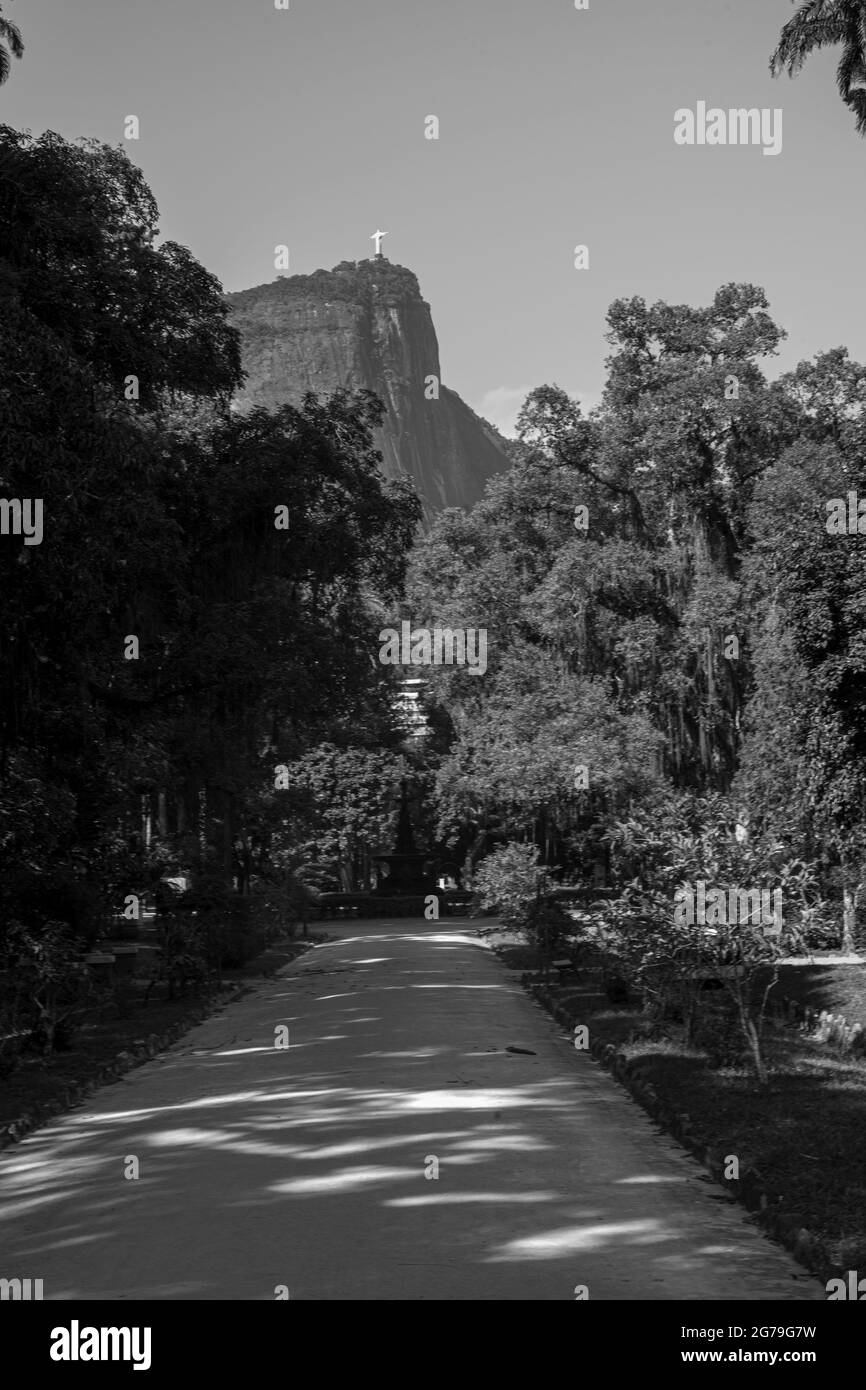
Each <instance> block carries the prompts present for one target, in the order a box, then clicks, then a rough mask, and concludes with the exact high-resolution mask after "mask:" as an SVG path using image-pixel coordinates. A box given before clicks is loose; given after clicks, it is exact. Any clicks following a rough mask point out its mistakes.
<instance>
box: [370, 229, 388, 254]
mask: <svg viewBox="0 0 866 1390" xmlns="http://www.w3.org/2000/svg"><path fill="white" fill-rule="evenodd" d="M387 235H388V233H387V232H374V233H373V235H372V236H371V237H370V240H371V241H375V243H376V255H377V256H381V254H382V238H383V236H387Z"/></svg>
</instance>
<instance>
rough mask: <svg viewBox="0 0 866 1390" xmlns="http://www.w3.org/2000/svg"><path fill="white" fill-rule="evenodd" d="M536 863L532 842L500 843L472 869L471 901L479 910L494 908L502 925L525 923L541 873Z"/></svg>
mask: <svg viewBox="0 0 866 1390" xmlns="http://www.w3.org/2000/svg"><path fill="white" fill-rule="evenodd" d="M537 866H538V848H537V847H536V846H535V845H526V844H517V843H516V842H515V841H513V840H510V841H509V842H508V844H506V845H500V847H499V848H498V849H495V850H493V852H492V853H491V854H488V856H487V858H486V859H484V860H482V862H481V863H480V864H479V866H478V868H477V869H476V870H475V873H474V875H473V878H472V895H473V900H474V905H475V906H476V907H477V908H480V909H481V910H489V911H493V912H498V913H499V915H500V917H501V918H502V922H503V925H504V926H507V927H523V928H525V927H527V926H528V925H529V921H530V917H531V914H532V909H533V906H534V904H535V903H536V900H537V899H538V897H539V888H540V884H541V881H542V879H543V874H544V871H543V870H541V869H539V868H538V867H537Z"/></svg>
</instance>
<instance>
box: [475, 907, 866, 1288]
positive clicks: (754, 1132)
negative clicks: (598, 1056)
mask: <svg viewBox="0 0 866 1390" xmlns="http://www.w3.org/2000/svg"><path fill="white" fill-rule="evenodd" d="M491 944H492V945H493V946H494V947H495V948H496V949H497V950H498V951H499V953H500V954H501V955H502V956H503V958H504V959H505V961H506V963H507V964H509V965H510V966H512V968H517V969H523V970H526V969H529V968H533V967H534V966H537V964H538V962H537V959H530V957H531V954H532V953H531V952H529V951H528V948H527V947H526V946H521V945H519V944H518V942H517V941H516V939H515V938H514V937H513V935H512V936H509V935H508V934H505V933H498V934H497V935H496V937H493V938H491ZM864 970H866V967H864V966H851V965H830V964H826V963H824V964H822V963H820V962H817V961H816V962H815V963H814V964H807V965H802V966H783V967H782V970H781V975H780V983H779V985H778V986H777V991H778V993H779V994H784V995H786V996H788V997H793V998H796V999H798V1000H800V1001H801V1002H803V1003H809V1004H811V1005H812V1007H813V1008H816V1009H828V1010H830V1011H832V1012H834V1013H843V1014H844V1015H845V1016H846V1018H848V1020H849V1022H857V1021H863V1022H866V1000H864V989H863V986H864V983H866V974H864ZM548 988H549V994H550V996H551V998H553V999H554V1000H556V1001H557V1002H558V1003H559V1004H560V1005H562V1006H563V1007H564V1008H565V1009H566V1010H567V1011H568V1012H569V1013H570V1014H571V1015H572V1016H573V1021H574V1023H585V1024H587V1025H588V1026H589V1028H590V1035H591V1037H592V1038H593V1039H594V1041H596V1042H599V1041H600V1042H602V1043H613V1044H614V1045H615V1046H617V1048H618V1049H619V1050H621V1051H622V1052H624V1053H625V1055H626V1056H627V1057H628V1058H629V1060H630V1061H631V1062H632V1063H633V1064H634V1063H638V1064H639V1065H640V1069H641V1074H642V1077H643V1080H644V1081H645V1083H648V1084H649V1085H651V1086H652V1087H653V1088H654V1090H655V1092H656V1094H657V1096H658V1099H659V1102H660V1103H661V1105H662V1106H663V1107H665V1108H668V1109H670V1110H672V1111H674V1112H675V1113H676V1114H679V1115H687V1116H688V1121H689V1128H690V1130H691V1133H692V1135H693V1136H694V1139H695V1141H696V1142H697V1143H698V1144H699V1145H700V1146H702V1147H710V1148H712V1149H714V1150H715V1151H717V1152H718V1153H720V1154H721V1155H728V1154H732V1155H736V1157H737V1158H738V1159H739V1162H740V1172H741V1173H742V1172H744V1171H746V1170H751V1171H752V1173H753V1174H754V1175H755V1177H756V1178H757V1179H759V1181H760V1185H761V1187H762V1189H763V1191H764V1192H766V1193H767V1196H768V1199H769V1202H770V1204H771V1205H772V1206H774V1207H776V1208H777V1210H778V1211H779V1212H780V1213H781V1214H786V1215H788V1216H790V1217H791V1218H792V1219H793V1220H794V1221H795V1224H796V1227H797V1228H799V1227H805V1228H806V1229H807V1230H809V1231H810V1232H811V1233H812V1234H813V1235H815V1236H817V1237H818V1238H819V1239H820V1240H821V1242H822V1243H823V1245H824V1247H825V1249H826V1250H827V1252H828V1255H829V1258H830V1260H831V1261H832V1263H833V1265H834V1266H835V1267H836V1271H842V1270H848V1269H866V1161H864V1140H866V1062H864V1061H862V1060H854V1059H846V1058H845V1057H840V1056H839V1055H837V1054H835V1053H834V1052H833V1051H832V1050H831V1049H829V1048H827V1047H826V1046H823V1045H821V1044H819V1043H815V1042H812V1041H810V1040H809V1039H808V1038H807V1037H804V1036H803V1035H802V1033H800V1032H799V1031H798V1030H797V1029H796V1028H791V1027H785V1026H782V1025H781V1024H771V1023H769V1022H768V1023H767V1025H766V1034H765V1043H766V1046H765V1052H766V1058H767V1063H768V1067H769V1070H770V1081H769V1084H768V1086H767V1087H766V1088H763V1089H762V1088H761V1087H759V1086H758V1085H757V1083H756V1081H755V1079H754V1076H753V1074H752V1072H751V1070H750V1069H749V1067H748V1066H746V1065H745V1064H744V1062H743V1061H742V1060H741V1059H739V1058H737V1057H736V1056H735V1054H736V1053H737V1052H738V1051H739V1046H738V1039H737V1034H736V1030H735V1024H734V1022H733V1021H731V1020H724V1018H723V1017H722V1016H718V1015H717V1017H716V1021H715V1023H713V1021H712V1018H711V1013H712V1010H713V1009H718V1007H719V1005H718V996H717V995H716V996H715V1002H712V1000H713V996H707V999H706V1000H705V1001H704V1002H703V1003H702V1004H701V1006H700V1008H699V1011H698V1031H697V1033H696V1044H695V1045H694V1046H691V1047H687V1046H686V1045H685V1044H684V1041H683V1030H682V1027H681V1025H679V1024H677V1023H675V1022H670V1023H668V1022H667V1021H665V1022H664V1023H663V1024H655V1025H649V1023H648V1020H647V1017H646V1015H645V1014H644V1013H643V1012H642V1011H641V1010H640V1008H639V1007H627V1008H625V1007H624V1008H620V1007H613V1006H612V1005H611V1004H610V1003H609V1002H608V1000H607V998H606V996H605V994H604V993H603V991H602V988H601V975H600V969H599V967H598V964H597V963H596V964H595V965H591V964H589V963H588V965H587V968H586V969H585V970H584V971H583V973H582V975H581V976H580V977H579V978H578V979H577V980H576V981H574V982H572V983H565V984H560V983H558V982H556V980H555V979H552V980H551V982H550V984H549V987H548ZM702 1026H703V1027H704V1034H705V1036H706V1035H710V1036H711V1038H712V1042H711V1045H709V1046H707V1045H705V1044H704V1043H703V1040H702V1037H701V1027H702ZM720 1028H721V1029H722V1035H721V1037H720V1034H719V1030H720ZM719 1044H721V1045H722V1049H723V1050H725V1049H727V1050H728V1051H729V1053H730V1054H731V1058H730V1060H729V1061H728V1064H727V1065H718V1051H719ZM732 1044H733V1045H732ZM830 1272H834V1271H830Z"/></svg>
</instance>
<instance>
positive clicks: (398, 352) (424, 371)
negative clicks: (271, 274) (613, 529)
mask: <svg viewBox="0 0 866 1390" xmlns="http://www.w3.org/2000/svg"><path fill="white" fill-rule="evenodd" d="M225 298H226V302H227V303H228V305H229V309H230V315H229V318H230V322H231V323H232V324H233V325H234V326H235V327H236V328H237V329H239V331H240V334H241V352H242V362H243V367H244V370H245V371H246V373H247V380H246V383H245V385H244V386H243V387H242V388H241V390H240V391H239V392H238V393H237V395H236V397H235V403H236V407H237V408H239V409H244V408H250V407H252V406H255V405H260V406H266V407H268V408H271V409H273V408H275V407H277V406H279V405H283V404H290V405H297V404H300V401H301V400H302V398H303V396H304V394H305V393H306V392H307V391H310V390H312V391H315V392H316V393H317V394H318V395H320V396H327V395H330V393H331V392H332V391H334V390H336V389H338V388H340V387H343V388H346V389H350V390H351V389H357V388H361V387H366V388H367V389H368V390H371V391H374V392H375V394H376V395H377V396H378V397H379V398H380V399H381V400H382V402H383V404H384V406H385V410H386V415H385V419H384V421H383V425H382V428H381V430H378V431H377V432H376V440H375V442H376V447H377V448H378V449H379V450H380V451H381V453H382V471H383V473H384V474H385V476H386V477H390V478H399V477H404V478H406V477H408V478H409V479H410V480H411V482H412V483H413V484H414V486H415V488H416V490H417V491H418V493H419V495H420V497H421V501H422V505H423V509H424V519H425V522H426V523H427V524H428V525H429V524H430V522H431V521H432V520H433V519H434V517H435V516H436V514H437V513H438V512H440V511H442V510H443V509H444V508H445V507H455V506H456V507H467V508H468V507H471V506H472V505H473V504H474V503H475V502H477V501H479V500H480V499H481V497H482V496H483V493H484V487H485V485H486V483H487V481H488V479H489V478H491V477H494V476H496V475H497V474H498V473H501V472H503V471H505V470H506V469H507V468H509V467H510V458H509V453H508V444H507V441H506V440H505V439H504V438H503V437H502V436H501V435H500V434H499V433H498V431H497V430H496V429H495V428H494V427H493V426H492V425H490V424H489V422H488V421H485V420H483V419H482V418H481V416H479V415H477V414H476V413H475V411H473V410H472V408H471V406H469V405H467V404H466V402H465V401H464V400H463V399H462V398H461V397H460V396H459V395H458V394H457V392H456V391H454V390H452V389H451V388H450V387H448V386H445V385H444V384H443V383H442V378H441V366H440V359H439V341H438V338H437V336H436V329H435V327H434V325H433V318H432V314H431V311H430V305H429V304H428V303H427V301H426V300H425V299H424V298H423V297H422V295H421V288H420V285H419V283H418V278H417V276H416V275H415V273H414V272H413V271H411V270H409V269H408V268H407V267H406V266H400V265H395V264H394V263H392V262H391V261H389V260H388V259H387V257H385V256H381V257H376V258H373V259H369V260H364V261H342V262H340V264H339V265H337V266H334V267H333V269H332V270H316V271H313V272H312V273H311V274H309V275H291V276H288V275H287V276H278V277H277V278H276V279H275V280H273V281H270V282H267V283H265V284H262V285H255V286H252V287H251V288H249V289H246V290H238V291H235V292H233V293H230V294H227V295H226V296H225ZM431 378H435V385H434V384H433V383H432V381H431ZM434 390H435V391H438V396H431V394H430V393H431V392H433V391H434Z"/></svg>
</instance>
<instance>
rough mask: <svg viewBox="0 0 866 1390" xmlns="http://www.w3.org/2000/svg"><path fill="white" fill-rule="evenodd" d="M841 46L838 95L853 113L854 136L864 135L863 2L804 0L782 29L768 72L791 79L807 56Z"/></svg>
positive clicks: (865, 63) (865, 24)
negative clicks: (855, 131)
mask: <svg viewBox="0 0 866 1390" xmlns="http://www.w3.org/2000/svg"><path fill="white" fill-rule="evenodd" d="M837 44H842V57H841V58H840V60H839V66H838V68H837V69H836V85H837V87H838V88H839V95H840V96H841V98H842V100H843V101H844V102H845V104H846V105H847V106H849V107H850V108H851V110H852V111H853V112H854V115H855V117H856V122H857V133H858V135H866V3H864V0H806V3H805V4H801V5H800V8H799V9H798V11H797V13H796V14H795V15H794V17H793V19H789V20H788V23H787V24H786V25H785V26H784V28H783V29H782V33H781V35H780V38H779V43H778V46H777V47H776V49H775V51H774V53H773V55H772V57H771V58H770V72H771V73H772V75H773V76H774V77H778V75H779V74H780V73H781V72H785V71H787V73H788V76H789V77H794V76H795V75H796V74H797V73H798V72H799V71H800V69H801V68H802V67H803V64H804V63H805V61H806V59H807V58H808V57H809V54H810V53H812V52H813V51H814V50H815V49H818V48H827V47H835V46H836V45H837Z"/></svg>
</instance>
